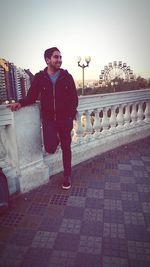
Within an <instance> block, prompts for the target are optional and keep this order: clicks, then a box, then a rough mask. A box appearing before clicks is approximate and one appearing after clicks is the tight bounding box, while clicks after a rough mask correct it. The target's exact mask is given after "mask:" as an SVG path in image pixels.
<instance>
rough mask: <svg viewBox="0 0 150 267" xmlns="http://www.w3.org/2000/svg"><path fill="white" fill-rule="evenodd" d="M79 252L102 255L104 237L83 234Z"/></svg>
mask: <svg viewBox="0 0 150 267" xmlns="http://www.w3.org/2000/svg"><path fill="white" fill-rule="evenodd" d="M78 252H81V253H88V254H93V255H100V254H101V253H102V238H101V237H95V236H89V235H88V236H83V235H81V236H80V243H79V247H78Z"/></svg>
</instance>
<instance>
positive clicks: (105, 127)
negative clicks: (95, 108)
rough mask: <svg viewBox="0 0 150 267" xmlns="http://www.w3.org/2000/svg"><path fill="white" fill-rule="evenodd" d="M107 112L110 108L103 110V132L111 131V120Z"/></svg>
mask: <svg viewBox="0 0 150 267" xmlns="http://www.w3.org/2000/svg"><path fill="white" fill-rule="evenodd" d="M107 111H108V107H104V108H103V117H102V123H101V126H102V129H103V131H102V132H107V131H108V129H109V118H108V114H107Z"/></svg>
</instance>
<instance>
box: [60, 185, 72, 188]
mask: <svg viewBox="0 0 150 267" xmlns="http://www.w3.org/2000/svg"><path fill="white" fill-rule="evenodd" d="M70 188H71V185H69V186H63V185H62V189H70Z"/></svg>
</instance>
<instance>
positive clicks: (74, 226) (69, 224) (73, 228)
mask: <svg viewBox="0 0 150 267" xmlns="http://www.w3.org/2000/svg"><path fill="white" fill-rule="evenodd" d="M80 228H81V221H80V220H78V219H66V218H63V220H62V223H61V225H60V228H59V232H61V233H70V234H79V233H80Z"/></svg>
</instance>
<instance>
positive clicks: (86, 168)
mask: <svg viewBox="0 0 150 267" xmlns="http://www.w3.org/2000/svg"><path fill="white" fill-rule="evenodd" d="M61 179H62V174H58V175H55V176H53V177H52V178H51V180H50V182H49V184H47V185H44V186H41V187H40V188H38V189H36V190H34V191H32V192H30V193H28V194H25V195H22V196H19V197H17V198H13V199H12V201H11V210H10V212H9V213H8V214H6V215H3V216H1V217H0V266H1V267H5V266H7V267H14V266H19V267H91V266H92V267H150V138H146V139H144V140H141V141H137V142H134V143H132V144H128V145H127V146H122V147H120V148H117V149H115V150H114V151H110V152H108V153H105V154H103V155H100V156H98V157H95V158H94V159H91V160H89V161H87V162H84V163H82V164H79V165H78V166H75V167H74V168H73V175H72V183H73V185H72V188H71V189H70V190H69V191H63V190H62V189H61V188H60V185H61Z"/></svg>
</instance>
